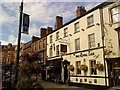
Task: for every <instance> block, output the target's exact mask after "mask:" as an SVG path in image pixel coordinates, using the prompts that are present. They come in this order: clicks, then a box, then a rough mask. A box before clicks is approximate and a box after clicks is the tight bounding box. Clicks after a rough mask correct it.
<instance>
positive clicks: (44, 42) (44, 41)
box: [43, 39, 46, 48]
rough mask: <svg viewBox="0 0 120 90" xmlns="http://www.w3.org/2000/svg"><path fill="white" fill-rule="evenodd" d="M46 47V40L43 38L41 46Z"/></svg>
mask: <svg viewBox="0 0 120 90" xmlns="http://www.w3.org/2000/svg"><path fill="white" fill-rule="evenodd" d="M45 47H46V40H45V39H44V40H43V48H45Z"/></svg>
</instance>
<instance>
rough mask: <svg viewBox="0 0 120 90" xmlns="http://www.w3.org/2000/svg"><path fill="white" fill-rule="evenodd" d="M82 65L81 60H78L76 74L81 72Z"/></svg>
mask: <svg viewBox="0 0 120 90" xmlns="http://www.w3.org/2000/svg"><path fill="white" fill-rule="evenodd" d="M80 65H81V61H76V74H81V70H80V69H79V67H80Z"/></svg>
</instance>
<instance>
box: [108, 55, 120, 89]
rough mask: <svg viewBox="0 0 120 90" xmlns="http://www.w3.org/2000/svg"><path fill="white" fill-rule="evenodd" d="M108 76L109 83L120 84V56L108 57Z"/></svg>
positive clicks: (111, 84)
mask: <svg viewBox="0 0 120 90" xmlns="http://www.w3.org/2000/svg"><path fill="white" fill-rule="evenodd" d="M107 63H108V77H109V85H110V87H112V86H119V85H120V57H119V58H108V59H107Z"/></svg>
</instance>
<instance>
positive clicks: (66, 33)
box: [64, 28, 68, 37]
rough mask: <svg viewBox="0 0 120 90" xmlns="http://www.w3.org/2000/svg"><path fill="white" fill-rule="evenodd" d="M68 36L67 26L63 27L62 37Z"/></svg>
mask: <svg viewBox="0 0 120 90" xmlns="http://www.w3.org/2000/svg"><path fill="white" fill-rule="evenodd" d="M67 36H68V28H65V29H64V37H67Z"/></svg>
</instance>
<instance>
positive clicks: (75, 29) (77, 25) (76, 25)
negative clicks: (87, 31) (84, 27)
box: [74, 22, 80, 33]
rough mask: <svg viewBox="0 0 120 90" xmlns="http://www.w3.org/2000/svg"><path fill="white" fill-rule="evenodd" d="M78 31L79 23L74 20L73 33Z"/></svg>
mask: <svg viewBox="0 0 120 90" xmlns="http://www.w3.org/2000/svg"><path fill="white" fill-rule="evenodd" d="M77 32H80V23H79V22H76V23H75V24H74V33H77Z"/></svg>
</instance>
